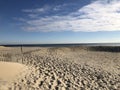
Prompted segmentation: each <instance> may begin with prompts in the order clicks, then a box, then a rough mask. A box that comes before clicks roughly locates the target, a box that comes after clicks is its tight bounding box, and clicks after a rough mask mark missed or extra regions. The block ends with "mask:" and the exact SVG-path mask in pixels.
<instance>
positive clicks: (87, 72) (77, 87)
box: [0, 47, 120, 90]
mask: <svg viewBox="0 0 120 90" xmlns="http://www.w3.org/2000/svg"><path fill="white" fill-rule="evenodd" d="M112 48H113V49H114V47H112ZM19 49H20V48H19ZM16 50H17V48H15V49H14V48H12V49H10V51H5V52H4V51H3V52H2V51H0V57H1V61H5V62H12V63H14V62H17V63H21V64H22V65H25V67H30V68H29V69H28V70H24V73H25V72H27V73H26V74H24V75H22V74H23V73H22V72H21V70H20V72H21V74H20V76H19V79H17V80H15V81H14V80H13V81H12V80H11V81H12V83H11V85H10V86H8V87H7V86H6V87H5V88H6V90H120V60H119V58H120V52H118V51H117V52H115V50H114V52H113V50H112V51H111V49H110V50H108V49H107V50H105V51H104V50H99V49H98V48H97V49H95V48H94V49H93V48H92V49H91V48H90V47H49V48H48V47H46V48H42V47H38V48H32V49H31V48H25V47H24V52H23V53H22V54H21V53H20V51H19V50H17V51H18V52H17V51H16ZM13 51H15V53H14V52H13ZM8 56H9V60H6V58H8ZM13 58H14V60H13Z"/></svg>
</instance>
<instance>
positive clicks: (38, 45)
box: [0, 43, 120, 47]
mask: <svg viewBox="0 0 120 90" xmlns="http://www.w3.org/2000/svg"><path fill="white" fill-rule="evenodd" d="M0 46H6V47H20V46H24V47H62V46H63V47H64V46H120V43H70V44H0Z"/></svg>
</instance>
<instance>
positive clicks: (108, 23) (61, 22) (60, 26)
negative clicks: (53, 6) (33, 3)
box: [23, 0, 120, 32]
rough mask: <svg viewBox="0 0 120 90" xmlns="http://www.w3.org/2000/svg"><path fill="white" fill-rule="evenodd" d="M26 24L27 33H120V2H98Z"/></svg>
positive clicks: (112, 0) (106, 0)
mask: <svg viewBox="0 0 120 90" xmlns="http://www.w3.org/2000/svg"><path fill="white" fill-rule="evenodd" d="M43 10H44V9H43ZM35 11H36V12H39V10H35ZM40 11H42V10H40ZM26 12H31V11H26ZM32 12H33V11H32ZM26 23H27V26H24V27H23V28H24V29H25V30H27V31H42V32H51V31H83V32H95V31H120V0H104V1H101V0H98V1H94V2H92V3H90V4H89V5H86V6H84V7H82V8H80V9H79V10H78V11H75V12H72V13H70V14H68V15H64V16H56V15H52V16H47V17H39V18H37V19H32V20H27V21H26Z"/></svg>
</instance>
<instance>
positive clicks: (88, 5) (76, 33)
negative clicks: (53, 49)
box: [0, 0, 120, 44]
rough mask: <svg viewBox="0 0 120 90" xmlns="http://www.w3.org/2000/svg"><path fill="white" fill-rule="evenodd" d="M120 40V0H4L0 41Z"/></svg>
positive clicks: (0, 12)
mask: <svg viewBox="0 0 120 90" xmlns="http://www.w3.org/2000/svg"><path fill="white" fill-rule="evenodd" d="M105 42H106V43H108V42H110V43H111V42H113V43H114V42H116V43H119V42H120V0H0V43H1V44H16V43H18V44H19V43H34V44H35V43H37V44H38V43H40V44H41V43H42V44H43V43H44V44H45V43H47V44H48V43H105Z"/></svg>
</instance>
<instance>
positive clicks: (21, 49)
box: [21, 45, 23, 63]
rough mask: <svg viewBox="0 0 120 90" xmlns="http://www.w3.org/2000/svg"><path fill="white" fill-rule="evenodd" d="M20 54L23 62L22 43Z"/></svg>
mask: <svg viewBox="0 0 120 90" xmlns="http://www.w3.org/2000/svg"><path fill="white" fill-rule="evenodd" d="M21 56H22V63H23V48H22V45H21Z"/></svg>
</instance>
